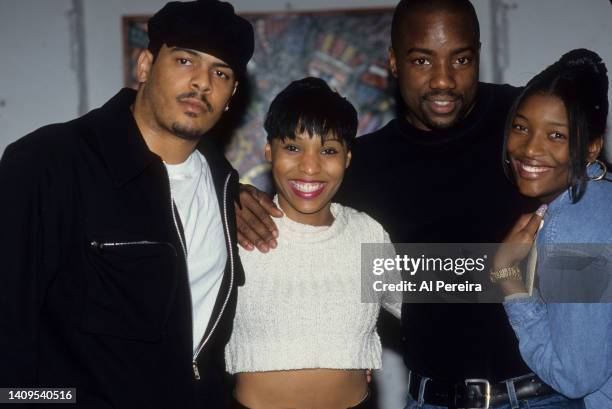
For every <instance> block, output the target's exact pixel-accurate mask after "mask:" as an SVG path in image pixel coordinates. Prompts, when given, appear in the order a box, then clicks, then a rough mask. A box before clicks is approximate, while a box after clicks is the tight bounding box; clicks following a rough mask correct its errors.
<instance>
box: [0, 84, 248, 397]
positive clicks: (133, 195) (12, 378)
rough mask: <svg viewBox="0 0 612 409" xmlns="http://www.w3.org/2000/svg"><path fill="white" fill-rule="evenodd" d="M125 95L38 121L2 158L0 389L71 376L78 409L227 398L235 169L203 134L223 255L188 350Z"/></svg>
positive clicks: (167, 248)
mask: <svg viewBox="0 0 612 409" xmlns="http://www.w3.org/2000/svg"><path fill="white" fill-rule="evenodd" d="M134 97H135V93H134V91H132V90H127V89H125V90H122V91H121V92H119V93H118V94H117V95H116V96H115V97H113V98H112V99H111V100H110V101H109V102H107V103H106V104H105V105H104V106H103V107H101V108H100V109H96V110H93V111H91V112H90V113H88V114H87V115H85V116H83V117H81V118H79V119H76V120H74V121H71V122H68V123H64V124H56V125H50V126H46V127H44V128H41V129H39V130H37V131H35V132H33V133H32V134H30V135H28V136H26V137H24V138H22V139H20V140H19V141H17V142H15V143H14V144H12V145H10V146H9V147H7V149H6V151H5V153H4V155H3V157H2V160H1V161H0V189H1V191H2V192H3V197H2V199H1V203H0V226H1V227H0V229H1V232H0V387H34V386H37V387H54V386H57V387H60V386H61V387H75V388H77V393H76V397H77V405H76V406H77V407H87V408H110V407H114V408H130V409H133V408H171V407H176V408H195V407H199V408H203V407H206V408H210V407H213V408H214V407H224V400H225V399H226V398H227V397H228V394H227V391H228V388H227V387H226V385H227V383H226V382H225V381H226V379H225V378H226V375H225V372H224V360H223V348H224V346H225V344H226V342H227V341H228V339H229V336H230V332H231V326H232V321H233V316H234V312H235V303H236V286H237V285H238V284H239V283H241V282H243V280H244V273H243V272H242V268H241V265H240V261H239V259H238V251H237V242H236V228H235V216H234V200H235V199H237V183H238V177H237V173H236V172H235V171H234V170H233V169H232V167H231V165H230V164H229V163H228V162H227V160H226V159H225V158H224V157H223V155H222V154H220V153H218V152H217V150H216V148H214V147H213V145H212V144H211V142H210V141H208V140H206V138H204V140H203V141H202V143H201V144H200V145H199V146H198V149H199V150H200V151H201V152H202V153H203V154H204V156H205V157H206V159H207V161H208V163H209V165H210V167H211V172H212V177H213V180H214V185H215V190H216V193H217V198H218V200H219V208H220V209H221V218H222V220H223V225H224V230H225V238H226V244H227V253H228V261H227V265H226V268H225V272H224V276H223V279H222V284H221V288H220V290H219V293H218V296H217V300H216V303H215V307H214V310H213V313H212V316H211V318H210V322H209V324H208V328H207V329H206V332H205V334H204V337H203V339H202V348H201V351H200V352H199V354H198V355H197V357H196V356H194V355H195V354H194V353H193V350H194V348H193V345H192V343H193V341H192V318H191V300H190V289H189V282H188V277H187V268H186V257H185V254H184V252H183V247H182V245H181V242H180V240H179V235H180V234H182V231H181V224H180V219H178V214H175V215H174V216H175V217H173V211H175V210H174V208H173V206H172V200H171V197H170V185H169V180H168V175H167V173H166V169H165V166H164V165H163V163H162V161H161V159H160V158H159V157H158V156H157V155H155V154H153V153H152V152H151V151H149V149H148V148H147V146H146V144H145V142H144V139H143V138H142V136H141V134H140V132H139V130H138V128H137V126H136V123H135V121H134V119H133V116H132V114H131V112H130V106H131V104H132V103H133V101H134ZM196 362H197V365H196ZM196 372H197V373H198V375H196V374H195V373H196ZM198 377H199V378H200V379H197V378H198ZM37 407H40V405H37ZM72 407H74V406H72Z"/></svg>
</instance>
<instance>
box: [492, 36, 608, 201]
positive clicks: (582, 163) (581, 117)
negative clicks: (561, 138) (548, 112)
mask: <svg viewBox="0 0 612 409" xmlns="http://www.w3.org/2000/svg"><path fill="white" fill-rule="evenodd" d="M607 72H608V70H607V69H606V65H605V64H604V62H603V61H602V59H601V57H600V56H599V55H597V53H595V52H593V51H590V50H586V49H584V48H581V49H576V50H572V51H570V52H568V53H566V54H564V55H563V56H562V57H561V58H560V59H559V61H557V62H555V63H554V64H552V65H551V66H549V67H548V68H546V69H545V70H544V71H542V72H541V73H539V74H538V75H536V76H535V77H533V78H532V79H531V80H530V81H529V82H528V83H527V85H526V86H525V88H524V89H523V91H522V92H521V93H520V95H519V96H518V97H517V98H516V100H515V101H514V103H513V105H512V107H511V108H510V112H509V113H508V117H507V119H506V127H505V134H504V146H506V142H507V140H508V135H509V133H510V131H511V130H512V122H513V120H514V118H515V116H516V113H517V111H518V109H519V107H520V106H521V104H522V103H523V102H524V101H525V100H526V99H527V98H529V97H530V96H532V95H535V94H544V95H552V96H555V97H557V98H559V99H560V100H561V101H563V104H564V105H565V109H566V110H567V117H568V122H569V135H568V139H569V156H570V176H569V179H570V180H569V185H570V197H571V199H572V202H573V203H576V202H578V201H579V200H580V198H582V195H584V191H585V189H586V183H587V181H588V175H587V170H586V165H587V160H588V156H589V145H590V144H591V143H592V142H594V141H596V140H597V139H598V138H603V137H604V134H605V131H606V121H607V118H608V75H607ZM507 156H508V154H507V152H506V150H505V149H504V171H505V173H506V176H508V177H509V178H510V179H511V180H513V175H512V171H511V169H510V166H509V164H508V157H507ZM603 157H604V155H603V150H602V152H601V153H600V159H603Z"/></svg>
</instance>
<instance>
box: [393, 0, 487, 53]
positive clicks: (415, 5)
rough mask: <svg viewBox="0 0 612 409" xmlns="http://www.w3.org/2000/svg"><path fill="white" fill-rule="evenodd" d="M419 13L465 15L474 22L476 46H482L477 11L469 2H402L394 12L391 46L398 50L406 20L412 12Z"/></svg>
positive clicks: (458, 0)
mask: <svg viewBox="0 0 612 409" xmlns="http://www.w3.org/2000/svg"><path fill="white" fill-rule="evenodd" d="M417 11H426V12H434V11H452V12H457V13H464V14H465V15H466V16H467V17H468V18H469V20H471V21H472V27H473V29H474V39H475V41H476V44H480V23H479V22H478V16H477V15H476V10H474V6H473V5H472V3H470V1H469V0H401V1H400V2H399V3H398V4H397V6H395V10H394V11H393V20H392V21H391V46H392V47H393V49H394V50H397V48H398V46H399V41H400V38H401V37H400V36H401V28H402V24H403V22H404V18H405V17H406V16H407V15H408V14H409V13H412V12H417Z"/></svg>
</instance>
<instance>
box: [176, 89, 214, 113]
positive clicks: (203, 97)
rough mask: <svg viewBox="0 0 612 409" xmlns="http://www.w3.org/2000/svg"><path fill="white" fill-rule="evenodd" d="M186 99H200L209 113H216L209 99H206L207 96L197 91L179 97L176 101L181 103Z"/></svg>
mask: <svg viewBox="0 0 612 409" xmlns="http://www.w3.org/2000/svg"><path fill="white" fill-rule="evenodd" d="M186 98H195V99H199V100H200V101H202V103H203V104H204V105H206V109H207V110H208V112H209V113H213V112H214V108H213V106H212V104H211V103H210V102H208V99H207V98H206V95H202V94H200V93H198V92H196V91H191V92H186V93H184V94H181V95H179V96H178V97H176V99H177V100H178V101H181V100H183V99H186Z"/></svg>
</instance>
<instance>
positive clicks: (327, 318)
mask: <svg viewBox="0 0 612 409" xmlns="http://www.w3.org/2000/svg"><path fill="white" fill-rule="evenodd" d="M331 211H332V214H333V215H334V217H335V220H334V222H333V223H332V225H331V226H323V227H315V226H309V225H304V224H300V223H296V222H294V221H292V220H290V219H288V218H287V217H283V218H282V219H276V220H275V222H276V225H277V227H278V230H279V238H278V247H277V248H276V249H273V250H271V251H270V252H269V253H266V254H262V253H260V252H258V251H257V250H255V251H253V252H248V251H245V250H243V249H240V258H241V260H242V264H243V266H244V271H245V274H246V284H245V285H244V286H242V287H239V288H238V305H237V309H236V316H235V318H234V329H233V332H232V336H231V339H230V341H229V343H228V344H227V346H226V348H225V361H226V369H227V371H228V372H229V373H232V374H233V373H238V372H257V371H279V370H291V369H306V368H332V369H365V368H371V369H379V368H381V366H382V363H381V344H380V339H379V337H378V334H377V332H376V320H377V318H378V313H379V310H380V305H381V304H383V305H384V306H385V308H386V309H388V310H389V311H390V312H391V313H393V314H394V315H395V316H396V317H399V315H400V311H401V295H400V296H399V299H397V297H398V296H394V295H389V294H388V293H382V295H381V298H382V299H381V300H380V303H378V304H377V303H365V302H362V301H361V297H360V295H361V291H360V288H361V287H360V286H361V269H360V262H361V243H383V242H387V243H388V242H389V238H388V235H387V233H386V232H385V231H384V229H383V228H382V226H381V225H380V224H379V223H377V222H376V221H375V220H374V219H372V218H371V217H369V216H367V215H366V214H365V213H360V212H357V211H356V210H353V209H351V208H349V207H344V206H341V205H339V204H336V203H333V204H332V206H331Z"/></svg>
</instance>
